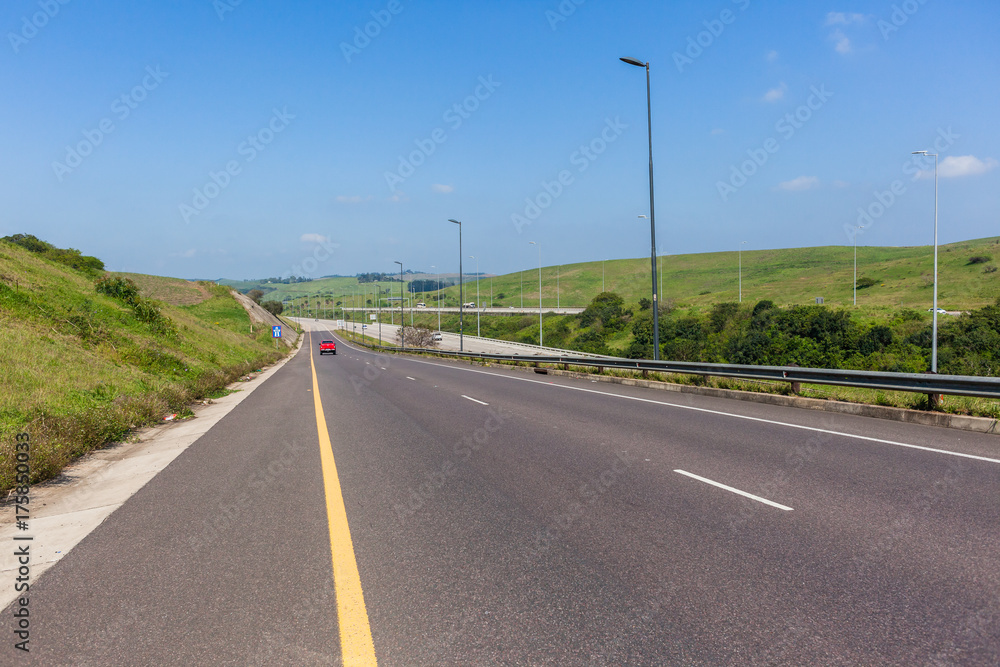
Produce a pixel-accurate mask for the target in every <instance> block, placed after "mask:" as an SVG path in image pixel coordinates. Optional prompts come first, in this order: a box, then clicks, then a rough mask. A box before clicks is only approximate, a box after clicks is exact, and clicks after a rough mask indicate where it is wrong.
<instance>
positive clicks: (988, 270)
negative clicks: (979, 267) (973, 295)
mask: <svg viewBox="0 0 1000 667" xmlns="http://www.w3.org/2000/svg"><path fill="white" fill-rule="evenodd" d="M996 272H997V267H996V266H994V265H993V264H987V265H986V266H984V267H983V273H996Z"/></svg>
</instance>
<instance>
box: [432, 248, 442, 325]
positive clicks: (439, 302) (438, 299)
mask: <svg viewBox="0 0 1000 667" xmlns="http://www.w3.org/2000/svg"><path fill="white" fill-rule="evenodd" d="M431 268H432V269H436V268H437V267H436V266H434V265H433V264H431ZM437 278H438V293H437V307H438V331H439V332H440V331H441V271H438V272H437Z"/></svg>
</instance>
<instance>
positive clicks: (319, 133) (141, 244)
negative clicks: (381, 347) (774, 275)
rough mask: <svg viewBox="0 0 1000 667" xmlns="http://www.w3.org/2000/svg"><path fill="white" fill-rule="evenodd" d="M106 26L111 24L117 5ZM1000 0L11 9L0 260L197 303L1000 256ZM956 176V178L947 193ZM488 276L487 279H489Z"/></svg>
mask: <svg viewBox="0 0 1000 667" xmlns="http://www.w3.org/2000/svg"><path fill="white" fill-rule="evenodd" d="M94 4H96V5H97V6H94ZM998 25H1000V4H998V3H996V2H995V0H967V1H956V2H943V1H942V0H924V1H923V2H921V1H920V0H905V1H902V2H901V1H899V0H896V1H895V2H874V1H873V2H868V1H858V2H843V3H841V2H839V1H838V2H835V3H833V4H829V5H826V4H822V5H821V4H818V3H812V2H807V3H803V2H791V1H781V2H779V1H777V0H772V1H767V0H716V1H715V2H705V1H704V0H703V1H701V2H694V1H674V2H669V3H663V2H630V3H628V4H625V3H612V2H606V1H605V2H602V1H600V0H563V1H562V2H559V1H558V0H548V1H545V0H537V1H536V0H521V1H507V2H502V3H500V2H497V3H481V2H451V1H445V0H440V1H437V2H435V1H433V0H421V1H420V2H415V1H412V0H376V1H372V2H367V1H366V2H337V3H333V2H305V1H299V2H276V1H267V0H242V1H238V0H214V1H213V0H174V1H172V2H169V3H167V2H152V1H144V0H133V1H129V2H125V1H123V0H115V1H107V2H102V3H87V2H85V0H35V1H33V2H27V1H21V0H8V2H6V3H4V5H3V9H2V10H0V29H2V32H3V35H4V43H3V44H2V45H0V89H2V90H3V91H4V102H3V104H2V105H0V121H2V124H0V127H2V131H0V198H2V201H3V210H2V213H0V235H6V234H12V233H18V232H27V233H33V234H35V235H37V236H39V237H41V238H44V239H46V240H48V241H50V242H52V243H55V244H56V245H59V246H71V247H76V248H79V249H80V250H82V251H83V252H84V253H86V254H93V255H96V256H98V257H100V258H102V259H104V260H105V262H106V263H107V265H108V267H109V268H110V269H113V270H123V271H136V272H142V273H153V274H159V275H171V276H179V277H186V278H222V277H228V278H247V277H264V276H272V275H290V274H292V273H295V274H297V275H307V276H310V277H319V276H321V275H327V274H344V275H353V274H354V273H356V272H360V271H378V270H385V271H392V270H394V269H395V268H396V265H395V264H393V262H394V261H395V260H399V261H402V262H403V263H404V265H405V267H406V268H408V269H410V268H412V269H422V270H431V267H432V266H434V267H436V268H437V269H439V270H443V271H446V272H454V271H457V269H458V247H457V246H458V239H457V228H456V227H455V225H452V224H450V223H449V222H447V220H448V219H449V218H456V219H459V220H462V221H463V223H464V254H465V256H466V257H468V256H470V255H475V256H477V257H478V258H479V267H480V270H481V271H483V272H492V273H505V272H510V271H516V270H519V269H523V268H530V267H532V266H535V265H536V264H537V261H538V256H537V250H536V248H535V247H534V246H530V245H529V244H528V242H529V241H536V242H538V243H539V244H540V245H541V251H542V261H543V263H544V264H546V265H550V264H556V263H560V264H565V263H572V262H577V261H589V260H598V259H607V258H621V257H641V256H647V255H648V253H649V226H648V223H647V221H645V220H640V219H639V218H638V216H639V215H643V214H648V213H649V211H648V208H649V182H648V152H647V151H648V145H647V128H646V91H645V75H644V72H643V71H642V70H641V69H640V68H637V67H632V66H629V65H626V64H624V63H622V62H620V61H619V57H621V56H630V57H634V58H638V59H640V60H643V61H649V62H650V63H651V75H652V117H653V155H654V166H655V181H654V184H655V194H656V222H657V241H658V246H659V248H660V252H661V253H663V254H676V253H688V252H713V251H723V250H735V249H736V248H737V247H738V245H739V242H740V241H746V245H745V246H744V248H745V249H748V250H753V249H763V248H783V247H796V246H817V245H849V244H850V243H851V233H852V229H853V227H854V226H855V225H857V224H862V225H864V226H865V229H864V230H862V231H861V232H860V233H859V236H858V243H859V244H860V245H918V244H928V243H931V242H932V240H933V235H932V234H933V202H934V190H933V178H932V173H933V161H926V160H922V159H920V158H913V156H911V155H910V153H911V151H915V150H922V149H927V150H930V151H931V152H935V151H937V152H938V153H939V154H940V164H939V175H940V176H941V179H940V238H941V241H942V242H949V241H958V240H964V239H970V238H980V237H984V236H993V235H996V234H998V233H1000V224H998V223H1000V215H998V211H1000V168H998V166H997V164H998V163H997V160H998V159H1000V129H998V124H997V117H998V109H1000V85H998V72H1000V44H998V40H997V39H996V37H997V30H996V28H997V26H998ZM928 176H931V177H928ZM474 265H475V262H474V261H472V260H468V259H467V260H466V263H465V267H466V268H467V269H468V270H470V271H472V270H474V268H473V267H474Z"/></svg>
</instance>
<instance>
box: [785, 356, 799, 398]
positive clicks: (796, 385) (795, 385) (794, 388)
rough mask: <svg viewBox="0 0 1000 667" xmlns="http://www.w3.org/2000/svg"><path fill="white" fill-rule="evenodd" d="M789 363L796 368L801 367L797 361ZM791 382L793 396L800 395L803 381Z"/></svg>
mask: <svg viewBox="0 0 1000 667" xmlns="http://www.w3.org/2000/svg"><path fill="white" fill-rule="evenodd" d="M788 365H789V366H794V367H795V368H798V367H799V365H798V364H796V363H791V364H788ZM789 384H790V385H791V388H790V389H789V391H791V392H792V395H793V396H798V395H799V393H800V392H801V391H802V383H801V382H795V381H792V382H790V383H789Z"/></svg>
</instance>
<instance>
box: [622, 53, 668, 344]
mask: <svg viewBox="0 0 1000 667" xmlns="http://www.w3.org/2000/svg"><path fill="white" fill-rule="evenodd" d="M619 60H621V61H622V62H623V63H627V64H629V65H634V66H636V67H644V68H646V126H647V129H648V133H649V240H650V264H651V267H652V272H653V359H654V360H658V359H659V358H660V304H659V303H658V302H657V298H656V295H657V293H658V290H657V287H656V209H655V207H654V206H653V107H652V102H651V100H650V93H649V63H648V62H646V63H644V62H641V61H639V60H636V59H635V58H619Z"/></svg>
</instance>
